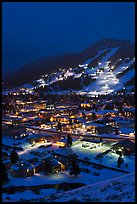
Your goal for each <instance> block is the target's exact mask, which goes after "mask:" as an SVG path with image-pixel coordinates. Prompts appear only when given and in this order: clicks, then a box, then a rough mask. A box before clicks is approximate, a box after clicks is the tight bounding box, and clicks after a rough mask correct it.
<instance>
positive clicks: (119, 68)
mask: <svg viewBox="0 0 137 204" xmlns="http://www.w3.org/2000/svg"><path fill="white" fill-rule="evenodd" d="M134 55H135V53H134V45H132V43H130V42H128V41H118V40H111V39H106V40H101V41H99V42H98V43H96V44H94V45H92V46H91V47H89V48H88V49H86V50H85V51H83V52H81V53H80V54H77V55H75V57H76V59H74V57H73V59H72V56H73V55H71V58H70V55H64V56H61V57H56V58H51V59H50V60H49V61H48V63H47V64H46V65H45V71H42V72H43V73H44V74H42V75H41V77H37V78H36V76H37V75H36V76H35V78H36V79H35V80H31V81H30V82H29V83H24V84H23V85H22V87H24V88H26V89H27V88H28V89H29V90H38V89H41V90H43V91H50V92H52V91H54V92H55V91H56V92H61V91H70V90H73V91H75V92H78V93H88V94H91V95H93V96H95V95H98V94H109V93H112V92H115V91H117V90H119V89H122V88H124V87H125V86H126V85H127V84H128V82H129V81H132V79H134V77H135V57H134ZM46 60H47V59H46ZM62 62H63V63H62ZM78 62H79V63H78ZM45 63H46V62H45ZM70 64H71V65H72V66H71V67H70V66H69V65H70ZM76 64H77V66H75V65H76ZM37 65H40V67H38V66H37V67H35V68H37V70H40V69H41V67H42V65H43V64H40V63H37ZM32 68H33V66H31V69H32ZM27 70H28V74H29V76H30V78H31V79H32V78H33V70H32V71H31V73H29V67H28V69H27ZM49 70H50V71H49ZM22 71H23V70H22ZM18 76H19V75H18ZM21 76H23V74H22V75H21ZM21 76H19V78H20V77H21ZM27 77H28V76H27V75H26V78H27ZM16 80H17V77H16ZM9 81H10V79H9ZM15 82H16V81H15ZM24 82H25V80H24Z"/></svg>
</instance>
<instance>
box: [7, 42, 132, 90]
mask: <svg viewBox="0 0 137 204" xmlns="http://www.w3.org/2000/svg"><path fill="white" fill-rule="evenodd" d="M114 47H117V48H118V50H117V51H116V53H114V55H112V56H110V60H111V62H110V66H113V65H114V63H115V62H116V61H117V60H118V59H119V58H123V60H124V59H126V58H129V59H132V58H133V57H134V55H135V53H134V52H135V51H134V50H135V45H134V43H131V42H130V41H126V40H115V39H102V40H100V41H98V42H96V43H94V44H92V45H91V46H89V47H88V48H86V49H84V50H83V51H81V52H80V53H67V54H63V55H59V56H51V57H42V58H40V59H38V60H36V61H34V62H33V63H30V64H28V65H25V66H23V67H22V68H21V69H19V70H17V71H15V72H14V73H12V74H11V75H9V76H7V77H5V78H3V82H4V87H6V88H12V87H16V86H22V85H23V84H27V83H31V82H32V81H34V80H37V79H38V78H40V77H41V76H42V75H45V74H48V75H50V74H51V73H52V72H56V71H57V70H59V69H60V68H63V69H69V68H70V67H73V68H74V67H78V66H79V64H81V63H83V62H85V61H86V60H88V59H89V58H93V60H92V61H91V62H90V63H89V64H88V66H90V67H91V66H96V65H97V63H98V60H101V59H102V58H103V57H104V56H105V55H107V53H109V52H110V50H111V49H112V48H114ZM100 53H101V54H100ZM97 55H99V56H98V57H96V56H97ZM93 62H94V63H93Z"/></svg>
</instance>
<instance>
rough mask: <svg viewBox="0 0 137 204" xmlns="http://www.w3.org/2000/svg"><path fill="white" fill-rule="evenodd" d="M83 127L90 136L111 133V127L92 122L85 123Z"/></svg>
mask: <svg viewBox="0 0 137 204" xmlns="http://www.w3.org/2000/svg"><path fill="white" fill-rule="evenodd" d="M83 127H84V128H85V129H86V130H87V131H90V132H91V133H92V134H102V133H109V132H112V131H113V129H112V126H111V125H103V124H97V123H93V122H86V123H84V125H83Z"/></svg>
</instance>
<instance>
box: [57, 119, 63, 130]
mask: <svg viewBox="0 0 137 204" xmlns="http://www.w3.org/2000/svg"><path fill="white" fill-rule="evenodd" d="M57 129H58V130H60V131H61V129H62V126H61V123H60V121H58V127H57Z"/></svg>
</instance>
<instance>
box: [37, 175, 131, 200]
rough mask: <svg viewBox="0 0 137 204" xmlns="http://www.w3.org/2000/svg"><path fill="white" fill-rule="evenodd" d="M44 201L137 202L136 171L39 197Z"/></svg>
mask: <svg viewBox="0 0 137 204" xmlns="http://www.w3.org/2000/svg"><path fill="white" fill-rule="evenodd" d="M39 201H42V202H135V173H130V174H127V175H124V176H120V177H116V178H113V179H109V180H106V181H103V182H102V181H101V182H98V183H95V184H91V185H88V186H84V187H81V188H78V189H74V190H71V191H67V192H63V193H58V194H54V195H52V196H49V197H45V199H44V198H42V199H39Z"/></svg>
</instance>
